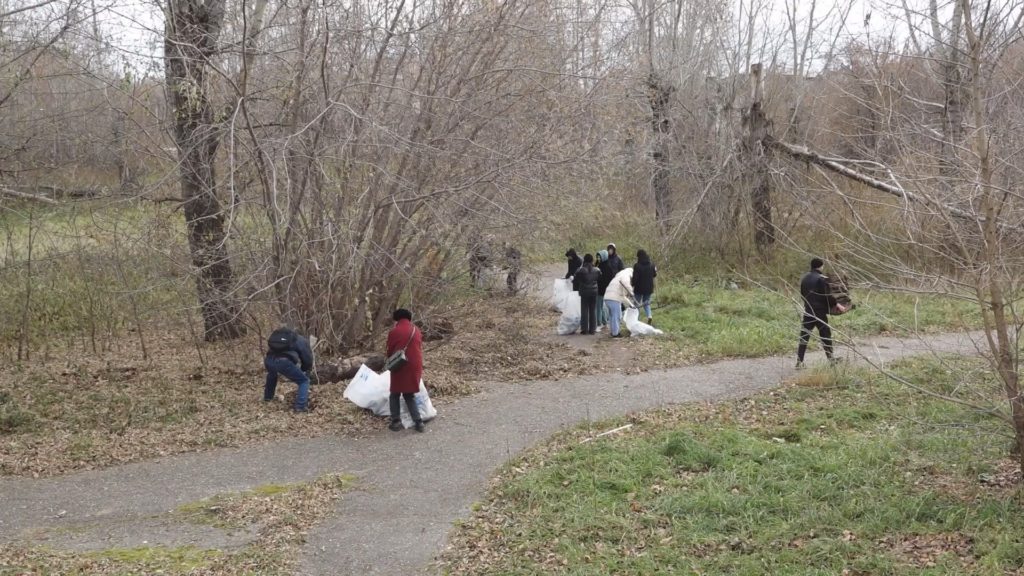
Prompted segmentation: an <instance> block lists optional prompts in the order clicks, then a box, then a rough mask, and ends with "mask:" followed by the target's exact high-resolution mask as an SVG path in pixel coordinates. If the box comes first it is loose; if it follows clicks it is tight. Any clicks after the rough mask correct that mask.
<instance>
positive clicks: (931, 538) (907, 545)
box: [878, 532, 977, 568]
mask: <svg viewBox="0 0 1024 576" xmlns="http://www.w3.org/2000/svg"><path fill="white" fill-rule="evenodd" d="M878 543H879V545H880V546H882V547H884V548H886V549H888V550H889V551H890V552H891V553H893V554H895V555H896V556H897V557H898V558H899V559H900V560H901V561H903V562H906V563H907V564H911V565H913V566H915V567H917V568H932V567H934V566H936V565H937V564H938V563H939V561H940V560H941V557H942V556H945V555H952V556H953V557H955V558H956V559H957V560H959V562H960V564H961V565H962V566H964V567H967V566H970V565H971V564H973V563H974V562H975V561H976V560H977V558H976V557H975V555H974V539H973V538H971V537H970V536H968V535H966V534H961V533H960V532H946V533H941V534H913V535H901V536H887V537H885V538H883V539H882V540H880V541H879V542H878Z"/></svg>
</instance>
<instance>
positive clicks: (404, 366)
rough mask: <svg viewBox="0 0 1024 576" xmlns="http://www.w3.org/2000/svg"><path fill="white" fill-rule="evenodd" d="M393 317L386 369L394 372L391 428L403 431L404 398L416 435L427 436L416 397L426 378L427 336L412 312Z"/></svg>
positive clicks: (392, 373) (402, 309)
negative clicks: (424, 344)
mask: <svg viewBox="0 0 1024 576" xmlns="http://www.w3.org/2000/svg"><path fill="white" fill-rule="evenodd" d="M391 317H392V319H394V321H395V326H394V328H392V329H391V331H390V332H389V333H388V349H387V361H386V363H385V366H384V367H385V368H386V369H388V370H390V371H391V396H390V397H389V402H390V408H391V424H390V425H389V426H388V428H389V429H391V430H392V431H395V432H398V431H400V430H402V419H401V409H402V405H401V400H402V398H404V399H405V404H406V406H407V407H408V408H409V416H410V417H412V421H413V423H414V424H415V427H416V431H417V432H423V431H424V430H425V426H424V424H423V418H422V417H421V416H420V411H419V406H417V404H416V393H417V392H419V391H420V380H421V379H422V378H423V336H422V334H421V333H420V331H419V330H417V329H416V325H415V324H413V323H412V312H410V311H408V310H406V309H405V308H399V309H398V310H395V312H394V314H392V315H391Z"/></svg>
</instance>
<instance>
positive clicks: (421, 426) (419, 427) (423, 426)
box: [416, 422, 427, 432]
mask: <svg viewBox="0 0 1024 576" xmlns="http://www.w3.org/2000/svg"><path fill="white" fill-rule="evenodd" d="M416 431H417V432H426V431H427V425H426V424H424V423H423V422H417V423H416Z"/></svg>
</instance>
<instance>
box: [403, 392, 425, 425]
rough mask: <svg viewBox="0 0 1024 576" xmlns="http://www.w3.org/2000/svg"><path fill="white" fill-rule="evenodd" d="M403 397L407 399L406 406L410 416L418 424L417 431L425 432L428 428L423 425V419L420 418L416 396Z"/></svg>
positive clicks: (405, 395)
mask: <svg viewBox="0 0 1024 576" xmlns="http://www.w3.org/2000/svg"><path fill="white" fill-rule="evenodd" d="M402 396H404V397H405V405H406V406H407V407H408V408H409V416H410V417H412V421H413V422H415V423H416V431H417V432H423V431H424V430H426V427H425V426H424V425H423V419H422V418H420V407H419V406H417V405H416V395H415V394H402Z"/></svg>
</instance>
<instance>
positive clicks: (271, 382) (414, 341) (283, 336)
mask: <svg viewBox="0 0 1024 576" xmlns="http://www.w3.org/2000/svg"><path fill="white" fill-rule="evenodd" d="M565 256H566V258H567V259H568V270H567V271H566V274H565V277H566V278H567V279H570V280H571V281H572V288H573V290H574V291H576V292H579V295H580V303H581V321H580V333H581V334H595V333H596V332H597V331H598V330H600V329H601V327H602V326H606V325H607V326H608V327H609V333H610V334H611V336H612V338H620V337H621V336H622V334H621V332H620V328H621V326H620V322H621V318H622V312H623V309H624V308H626V307H637V308H642V309H643V310H644V312H645V313H646V314H647V322H648V323H649V324H652V325H653V324H654V318H653V317H652V315H651V296H652V295H653V294H654V279H655V278H656V277H657V276H658V268H657V267H656V266H655V265H654V263H653V262H651V258H650V256H648V254H647V253H646V252H645V251H644V250H637V253H636V263H635V264H633V266H632V267H631V268H626V267H625V266H624V264H623V262H622V259H621V258H620V257H619V255H618V253H617V251H616V248H615V244H608V247H607V248H606V249H604V250H599V251H597V258H596V262H595V258H594V255H593V254H585V255H584V256H583V257H582V258H580V257H579V255H578V254H577V253H576V250H575V249H573V248H570V249H569V250H568V251H567V252H566V253H565ZM823 266H824V262H823V261H822V260H821V259H820V258H813V259H812V260H811V269H810V271H809V272H807V273H806V274H804V275H803V277H801V279H800V297H801V299H802V300H803V303H804V309H803V315H802V320H801V325H800V344H799V346H798V348H797V363H796V367H797V368H798V369H799V368H803V366H804V355H805V354H806V352H807V345H808V342H809V341H810V338H811V333H812V332H813V331H814V330H817V331H818V336H819V337H820V339H821V343H822V347H823V348H824V349H825V356H826V357H827V358H828V359H829V361H834V360H835V358H834V356H833V345H832V329H831V327H830V326H829V322H828V317H829V315H830V314H843V313H845V312H846V311H847V310H849V309H851V308H852V304H850V302H849V298H848V297H846V296H845V295H840V294H837V293H836V292H835V291H834V290H833V289H832V287H831V285H830V281H829V278H828V277H827V276H825V275H824V273H823V272H822V267H823ZM392 319H393V320H394V322H395V324H394V326H393V327H392V328H391V331H390V332H389V333H388V339H387V356H388V358H389V360H390V359H391V358H392V357H395V356H401V357H402V362H401V363H400V364H399V367H397V368H393V369H392V373H391V389H390V397H389V400H390V408H391V424H390V426H389V428H390V429H391V430H394V431H399V430H402V424H401V418H400V410H401V402H402V401H403V400H404V401H405V404H406V406H407V407H408V409H409V416H410V417H411V418H412V421H413V423H414V425H415V428H416V431H417V432H423V431H424V430H425V426H424V421H423V419H422V417H421V416H420V413H419V408H418V406H417V404H416V393H417V392H419V386H420V380H421V379H422V377H423V336H422V334H421V333H420V330H419V329H418V328H417V327H416V325H415V324H413V321H412V312H410V311H409V310H406V309H405V308H399V309H397V310H395V311H394V313H393V314H392ZM263 365H264V367H265V368H266V370H267V378H266V383H265V384H264V387H263V400H264V401H267V402H269V401H271V400H273V399H274V393H275V391H276V390H277V381H278V379H279V377H281V376H284V377H285V378H287V379H289V380H291V381H292V382H295V384H296V385H298V392H297V393H296V395H295V403H294V405H293V407H292V408H293V410H294V411H295V412H307V411H308V410H309V383H310V381H309V372H310V371H311V370H312V369H313V350H312V346H310V342H309V340H308V339H307V338H306V337H304V336H302V335H301V334H299V333H297V332H295V331H294V330H292V329H290V328H287V327H283V328H278V329H277V330H274V331H273V332H272V333H271V334H270V337H269V338H268V339H267V354H266V356H265V357H264V361H263Z"/></svg>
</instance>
